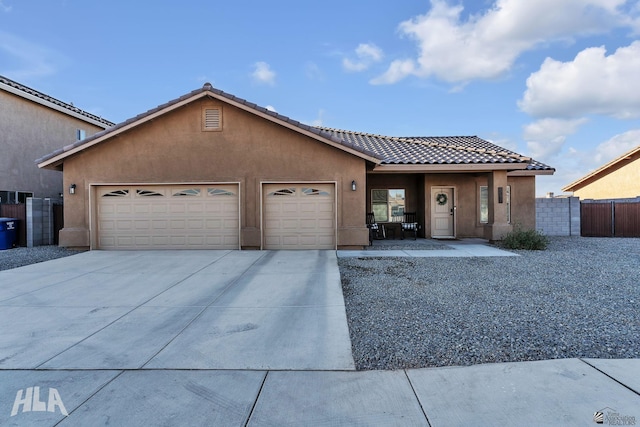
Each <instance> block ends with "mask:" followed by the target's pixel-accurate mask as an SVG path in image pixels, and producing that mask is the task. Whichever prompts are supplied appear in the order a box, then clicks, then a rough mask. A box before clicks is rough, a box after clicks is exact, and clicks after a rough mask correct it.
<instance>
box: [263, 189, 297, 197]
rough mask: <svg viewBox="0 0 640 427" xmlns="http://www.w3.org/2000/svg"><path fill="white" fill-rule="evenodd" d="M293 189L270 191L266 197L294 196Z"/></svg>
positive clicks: (294, 191) (294, 190)
mask: <svg viewBox="0 0 640 427" xmlns="http://www.w3.org/2000/svg"><path fill="white" fill-rule="evenodd" d="M295 195H296V189H295V188H282V189H280V190H276V191H272V192H271V193H269V194H268V196H295Z"/></svg>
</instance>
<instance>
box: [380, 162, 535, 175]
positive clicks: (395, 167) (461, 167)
mask: <svg viewBox="0 0 640 427" xmlns="http://www.w3.org/2000/svg"><path fill="white" fill-rule="evenodd" d="M527 166H529V165H528V164H527V163H465V164H452V163H439V164H384V165H377V166H376V167H374V168H373V172H379V173H386V172H414V173H420V172H423V173H429V172H433V173H446V172H491V171H494V170H506V171H523V172H525V171H526V168H527Z"/></svg>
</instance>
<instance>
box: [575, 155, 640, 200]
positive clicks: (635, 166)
mask: <svg viewBox="0 0 640 427" xmlns="http://www.w3.org/2000/svg"><path fill="white" fill-rule="evenodd" d="M635 157H636V158H635V160H633V161H632V162H630V163H627V164H625V165H623V166H621V167H618V168H615V169H613V170H612V171H611V172H610V173H609V174H607V175H605V176H602V177H600V178H599V179H597V180H592V181H591V182H589V183H587V184H586V185H585V186H584V187H582V188H580V189H579V190H576V191H574V193H573V195H574V196H576V197H579V198H580V199H582V200H585V199H624V198H633V197H638V196H640V154H637V155H636V156H635Z"/></svg>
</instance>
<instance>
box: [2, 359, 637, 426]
mask: <svg viewBox="0 0 640 427" xmlns="http://www.w3.org/2000/svg"><path fill="white" fill-rule="evenodd" d="M639 392H640V360H635V359H634V360H579V359H564V360H550V361H540V362H523V363H501V364H489V365H477V366H471V367H451V368H431V369H417V370H407V371H364V372H354V371H351V372H349V371H264V370H174V369H162V370H149V369H134V370H18V371H11V370H2V371H0V424H1V425H3V426H5V425H16V426H53V425H61V426H76V425H77V426H87V425H91V426H99V425H118V426H140V425H149V426H154V425H172V426H173V425H189V426H200V425H203V426H204V425H216V426H217V425H224V426H246V425H248V426H283V425H310V426H311V425H314V426H315V425H335V426H469V425H473V426H489V425H495V426H503V425H531V426H533V425H562V426H588V425H597V424H596V423H595V422H594V414H595V413H597V412H601V413H602V417H603V423H604V425H609V424H610V425H614V424H616V425H625V424H622V422H623V421H624V422H626V425H634V424H637V423H638V422H640V395H639V394H638V393H639ZM58 423H59V424H58Z"/></svg>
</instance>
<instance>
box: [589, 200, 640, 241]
mask: <svg viewBox="0 0 640 427" xmlns="http://www.w3.org/2000/svg"><path fill="white" fill-rule="evenodd" d="M580 235H581V236H585V237H640V202H616V201H615V200H612V201H604V202H600V201H583V202H581V203H580Z"/></svg>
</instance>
